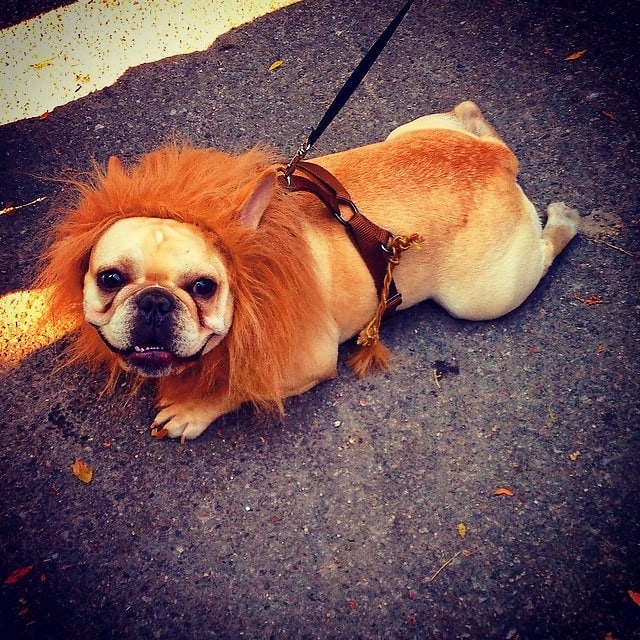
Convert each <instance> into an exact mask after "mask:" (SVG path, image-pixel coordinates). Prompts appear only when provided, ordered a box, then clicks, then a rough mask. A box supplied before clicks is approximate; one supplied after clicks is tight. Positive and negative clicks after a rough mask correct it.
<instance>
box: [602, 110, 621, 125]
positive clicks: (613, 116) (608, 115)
mask: <svg viewBox="0 0 640 640" xmlns="http://www.w3.org/2000/svg"><path fill="white" fill-rule="evenodd" d="M602 115H603V116H605V117H606V118H609V120H613V121H614V122H616V121H617V120H618V118H617V117H616V114H615V113H611V111H603V112H602Z"/></svg>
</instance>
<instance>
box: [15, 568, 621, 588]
mask: <svg viewBox="0 0 640 640" xmlns="http://www.w3.org/2000/svg"><path fill="white" fill-rule="evenodd" d="M31 569H33V565H32V564H30V565H29V566H28V567H22V568H21V569H16V570H15V571H12V572H11V573H10V574H9V575H8V576H7V578H6V579H5V581H4V583H5V584H17V583H18V582H20V580H22V578H24V577H25V576H26V575H27V573H29V571H31ZM629 593H631V592H629Z"/></svg>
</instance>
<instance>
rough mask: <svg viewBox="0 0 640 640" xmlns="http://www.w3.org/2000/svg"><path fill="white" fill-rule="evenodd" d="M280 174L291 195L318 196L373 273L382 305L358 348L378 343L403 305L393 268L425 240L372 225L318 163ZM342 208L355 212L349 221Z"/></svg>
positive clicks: (379, 306)
mask: <svg viewBox="0 0 640 640" xmlns="http://www.w3.org/2000/svg"><path fill="white" fill-rule="evenodd" d="M279 171H280V176H279V178H278V179H279V181H280V183H281V184H282V185H283V186H284V187H285V188H286V189H287V190H288V191H292V192H298V191H305V192H307V193H311V194H313V195H315V196H316V197H317V198H318V199H319V200H320V201H321V202H322V203H323V204H324V205H325V206H326V207H327V208H328V209H329V211H330V212H331V213H332V214H333V216H334V217H335V218H336V220H337V221H338V222H339V223H340V224H341V225H342V226H343V227H345V229H346V230H347V232H348V233H349V235H350V237H351V240H352V241H353V243H354V244H355V246H356V248H357V249H358V251H359V253H360V255H361V256H362V259H363V260H364V262H365V264H366V265H367V268H368V269H369V273H371V277H372V278H373V282H374V284H375V286H376V291H377V293H378V298H379V301H380V302H379V304H378V309H377V311H376V315H375V316H374V317H373V318H372V320H371V322H370V323H369V324H368V325H367V326H366V327H365V328H364V329H363V330H362V331H361V333H360V335H359V337H358V344H359V345H362V346H368V345H369V344H372V343H374V342H376V341H377V340H378V339H379V328H380V322H381V321H382V319H383V317H388V316H389V314H391V313H392V312H393V311H394V310H395V309H396V308H397V307H398V306H399V305H400V304H401V303H402V294H401V293H400V292H399V291H398V289H397V287H396V284H395V282H394V280H393V277H392V271H393V268H394V267H395V266H396V265H397V264H398V263H399V262H400V254H401V253H402V252H403V251H406V250H407V249H409V248H410V247H412V246H418V245H419V244H420V243H421V242H422V238H421V237H420V236H419V235H418V234H412V235H410V236H395V235H393V234H392V233H391V232H390V231H387V230H386V229H383V228H382V227H379V226H378V225H377V224H374V223H373V222H371V220H369V219H368V218H367V217H366V216H364V215H362V214H361V213H360V211H358V207H357V206H356V204H355V202H354V201H353V200H352V198H351V196H350V195H349V193H348V191H347V190H346V189H345V188H344V187H343V186H342V184H341V183H340V181H339V180H338V179H337V178H336V177H335V176H334V175H333V174H332V173H330V172H329V171H327V170H326V169H324V168H323V167H321V166H319V165H317V164H315V163H312V162H303V161H299V162H298V163H297V164H296V166H295V169H294V171H293V172H291V171H289V167H288V165H287V166H283V167H281V168H280V169H279ZM341 205H343V206H346V207H348V208H349V209H351V211H352V212H353V215H351V216H349V217H348V218H345V217H344V216H343V215H342V213H341V211H340V206H341Z"/></svg>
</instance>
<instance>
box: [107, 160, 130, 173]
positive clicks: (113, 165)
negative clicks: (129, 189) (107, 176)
mask: <svg viewBox="0 0 640 640" xmlns="http://www.w3.org/2000/svg"><path fill="white" fill-rule="evenodd" d="M107 173H111V174H114V173H121V174H122V173H126V170H125V168H124V165H123V164H122V162H121V160H120V158H118V156H111V157H110V158H109V161H108V162H107Z"/></svg>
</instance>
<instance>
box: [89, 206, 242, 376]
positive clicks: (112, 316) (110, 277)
mask: <svg viewBox="0 0 640 640" xmlns="http://www.w3.org/2000/svg"><path fill="white" fill-rule="evenodd" d="M83 305H84V314H85V318H86V320H87V322H88V323H89V324H91V325H92V326H93V327H95V329H96V330H97V331H98V333H99V334H100V336H101V338H102V339H103V341H104V342H105V344H106V345H107V346H108V347H109V348H110V349H111V350H112V351H113V352H114V353H115V354H116V355H117V356H118V357H119V359H120V361H121V363H122V366H123V367H124V368H125V369H127V370H133V371H135V372H137V373H138V374H140V375H142V376H147V377H160V376H166V375H172V374H177V373H180V372H181V371H183V370H184V369H185V368H186V367H187V366H188V365H189V364H190V363H191V362H193V361H194V360H196V359H197V358H199V357H200V356H201V355H203V354H205V353H207V352H208V351H210V350H211V349H213V348H214V347H215V346H216V345H217V344H218V343H220V342H221V341H222V340H223V339H224V337H225V336H226V335H227V333H228V332H229V329H230V327H231V320H232V317H233V296H232V294H231V291H230V288H229V279H228V272H227V268H226V267H225V263H224V260H223V258H222V255H221V253H220V252H219V251H218V250H216V247H215V244H214V243H213V242H212V241H211V240H210V238H209V237H208V236H207V235H206V234H205V233H204V232H203V231H202V230H200V229H199V228H198V227H195V226H193V225H190V224H185V223H181V222H177V221H175V220H168V219H161V218H142V217H135V218H125V219H122V220H118V221H117V222H115V223H114V224H113V225H112V226H111V227H109V228H108V229H107V230H106V231H105V233H104V234H103V235H102V236H101V237H100V238H99V240H98V242H97V243H96V244H95V246H94V247H93V250H92V252H91V257H90V260H89V269H88V271H87V273H86V274H85V278H84V292H83Z"/></svg>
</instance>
